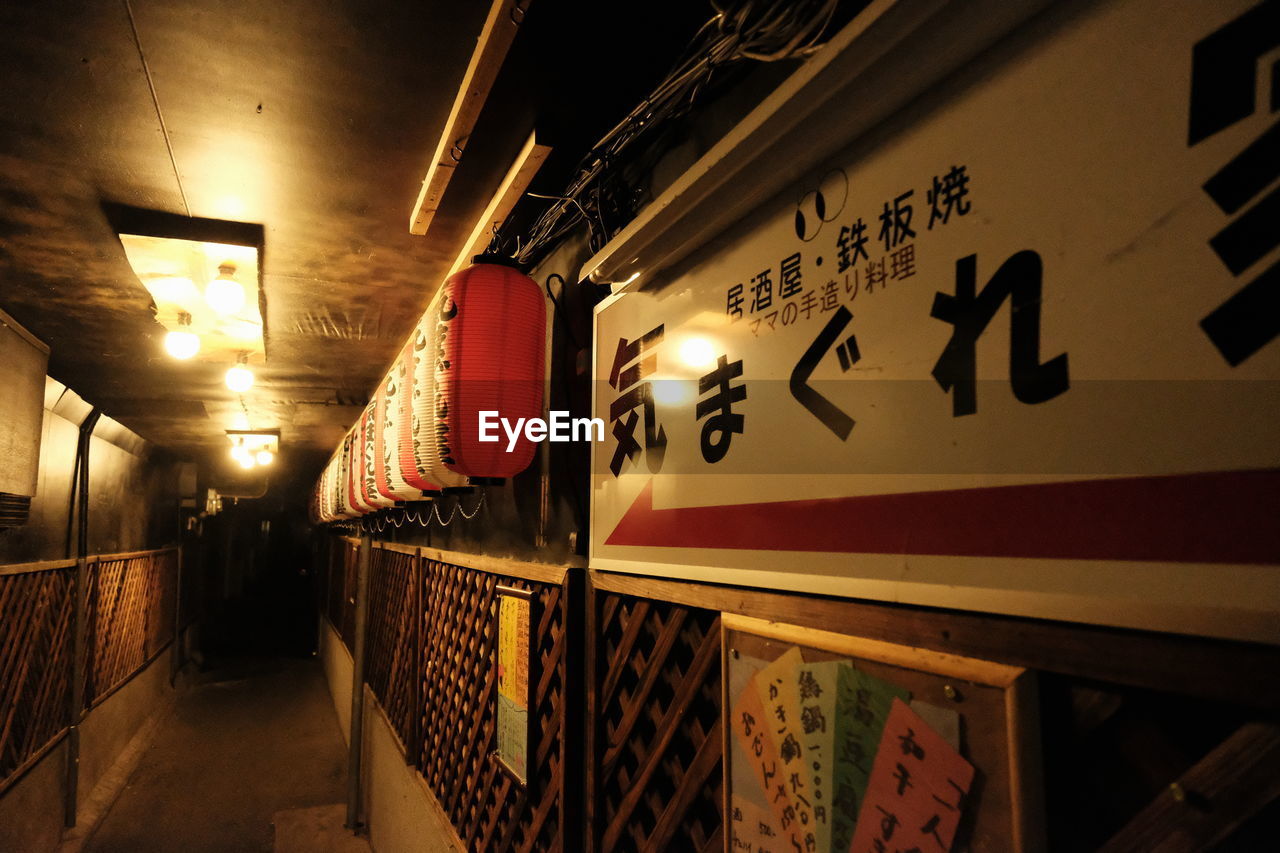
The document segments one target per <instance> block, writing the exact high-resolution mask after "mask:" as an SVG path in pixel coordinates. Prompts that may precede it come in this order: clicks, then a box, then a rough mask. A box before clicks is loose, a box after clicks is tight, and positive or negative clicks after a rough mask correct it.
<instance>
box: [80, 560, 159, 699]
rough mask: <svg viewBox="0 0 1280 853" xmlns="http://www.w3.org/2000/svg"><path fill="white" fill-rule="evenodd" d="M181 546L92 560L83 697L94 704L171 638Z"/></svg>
mask: <svg viewBox="0 0 1280 853" xmlns="http://www.w3.org/2000/svg"><path fill="white" fill-rule="evenodd" d="M177 581H178V552H177V551H176V550H168V551H148V552H144V553H139V554H128V555H122V556H120V557H104V558H100V559H98V560H96V561H94V562H93V563H91V564H90V566H89V600H88V623H87V626H88V630H87V634H86V637H87V642H88V646H87V654H88V658H87V663H86V666H85V701H86V702H88V703H89V705H90V706H93V705H96V704H97V703H98V702H101V701H102V700H103V699H104V698H106V697H107V696H108V695H110V694H111V692H112V691H114V690H115V689H116V688H117V687H119V686H120V685H122V684H124V683H125V682H126V681H128V680H129V679H130V678H131V677H132V676H133V674H134V673H136V672H137V671H138V670H140V669H142V668H143V667H144V666H146V665H147V664H148V663H149V662H150V661H151V660H152V659H153V658H154V657H155V656H156V655H158V654H159V653H160V651H161V650H162V649H163V648H164V647H165V645H166V644H168V642H169V641H170V640H171V639H172V638H173V627H174V617H175V609H176V607H177V592H178V585H177Z"/></svg>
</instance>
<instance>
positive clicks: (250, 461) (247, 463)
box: [236, 453, 257, 469]
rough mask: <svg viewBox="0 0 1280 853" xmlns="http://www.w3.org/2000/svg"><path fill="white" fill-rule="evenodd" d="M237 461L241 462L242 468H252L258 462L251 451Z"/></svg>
mask: <svg viewBox="0 0 1280 853" xmlns="http://www.w3.org/2000/svg"><path fill="white" fill-rule="evenodd" d="M236 461H237V462H239V463H240V467H241V468H245V469H248V468H252V467H253V466H254V465H256V464H257V463H256V462H255V461H254V458H253V454H250V453H246V454H245V455H244V456H241V457H240V458H239V459H237V460H236Z"/></svg>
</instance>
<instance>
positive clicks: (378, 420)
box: [311, 255, 546, 522]
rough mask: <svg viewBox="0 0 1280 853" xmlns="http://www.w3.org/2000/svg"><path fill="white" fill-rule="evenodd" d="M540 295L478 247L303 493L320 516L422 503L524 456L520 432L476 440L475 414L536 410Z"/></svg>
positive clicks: (503, 472) (531, 413)
mask: <svg viewBox="0 0 1280 853" xmlns="http://www.w3.org/2000/svg"><path fill="white" fill-rule="evenodd" d="M545 347H546V303H545V301H544V298H543V295H542V289H541V288H540V287H538V285H537V283H536V282H535V281H534V280H533V279H531V278H529V277H528V276H526V275H524V274H523V273H521V272H520V271H519V270H517V269H515V268H514V266H512V265H511V264H510V262H509V261H507V260H506V259H503V258H499V257H496V256H491V255H481V256H478V257H476V258H475V259H474V262H473V263H472V264H471V266H469V267H467V268H465V269H463V270H460V271H458V272H457V273H454V274H453V275H452V276H450V277H449V278H448V279H447V280H446V281H445V283H444V285H443V286H442V287H441V288H440V290H439V292H437V293H436V296H435V298H434V299H432V301H431V304H430V305H429V306H428V307H427V310H426V313H424V314H423V315H422V318H421V319H420V320H419V321H418V324H417V326H416V327H415V328H414V330H413V334H412V335H411V336H410V338H409V340H408V341H407V342H406V343H405V345H404V347H403V349H401V351H400V353H399V355H397V357H396V359H395V362H394V363H393V364H392V365H391V370H390V372H389V373H388V374H387V375H386V377H385V378H383V380H382V381H381V382H380V383H378V386H377V390H376V391H375V392H374V396H373V399H372V400H370V401H369V403H368V405H367V406H365V408H364V411H363V412H362V414H361V416H360V418H359V419H358V420H357V421H356V423H355V424H354V425H353V426H352V427H351V429H350V430H348V431H347V434H346V437H345V438H344V439H343V442H342V445H341V446H340V447H339V448H338V449H337V450H336V451H335V452H334V455H333V457H332V458H330V460H329V462H328V464H327V465H326V466H325V468H324V471H323V472H322V473H321V475H320V479H319V482H317V484H316V488H315V491H314V492H313V494H312V498H311V514H312V517H313V518H314V519H315V520H316V521H319V522H332V521H338V520H341V519H350V518H359V517H361V516H364V515H366V514H368V513H371V512H376V511H378V510H380V509H385V508H388V507H393V506H396V505H398V504H400V503H403V502H406V501H420V500H429V499H431V498H432V497H433V496H435V495H438V494H439V493H440V492H441V491H442V490H443V489H447V488H458V487H463V486H467V485H468V484H470V483H471V482H472V481H473V480H475V479H490V478H507V477H513V476H515V475H516V474H519V473H520V472H521V471H523V470H524V469H525V468H527V467H528V466H529V463H530V462H532V461H533V456H534V451H535V449H536V448H535V445H534V443H533V442H531V441H529V440H528V439H527V438H525V437H524V436H523V435H521V437H520V438H519V439H518V440H517V441H516V443H515V446H514V447H513V448H511V450H510V451H509V452H508V450H507V446H508V445H507V441H506V440H505V438H504V440H502V441H498V442H481V441H479V412H481V411H496V412H498V413H499V417H503V418H507V419H509V420H510V421H512V422H514V421H515V419H516V418H526V419H527V418H536V417H541V416H542V415H543V411H542V406H543V387H544V382H545V376H544V373H545V367H544V360H545Z"/></svg>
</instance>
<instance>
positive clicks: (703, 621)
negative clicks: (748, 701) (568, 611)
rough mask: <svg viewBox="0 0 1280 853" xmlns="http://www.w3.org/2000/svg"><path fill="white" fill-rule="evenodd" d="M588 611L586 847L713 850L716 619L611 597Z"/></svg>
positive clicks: (716, 816) (719, 748) (718, 832)
mask: <svg viewBox="0 0 1280 853" xmlns="http://www.w3.org/2000/svg"><path fill="white" fill-rule="evenodd" d="M593 606H594V607H595V608H596V610H595V625H596V630H595V635H594V636H593V637H591V638H590V640H589V642H590V643H591V644H592V647H593V648H594V650H595V658H594V665H593V666H592V667H591V670H592V671H591V672H590V673H589V674H588V679H589V683H588V688H587V689H588V690H589V691H590V694H591V695H590V702H589V711H588V715H589V719H590V721H591V725H592V726H593V730H592V737H591V747H590V755H589V760H590V764H589V767H588V770H587V773H588V779H587V786H588V791H589V792H590V794H589V796H590V797H591V803H590V809H591V834H592V836H593V837H592V843H593V848H594V849H596V850H608V851H611V853H612V851H650V850H688V851H695V853H714V852H715V851H718V850H720V849H721V848H722V847H723V845H724V840H723V835H722V833H723V814H722V811H723V810H722V806H721V802H722V801H721V796H722V790H721V789H722V781H721V758H722V752H723V745H722V740H721V719H720V704H721V698H720V614H719V613H718V612H716V611H713V610H700V609H696V608H690V607H684V606H681V605H677V604H672V603H668V602H660V601H650V600H648V599H644V598H635V597H632V596H626V595H618V594H615V593H598V594H597V595H596V596H595V601H594V604H593Z"/></svg>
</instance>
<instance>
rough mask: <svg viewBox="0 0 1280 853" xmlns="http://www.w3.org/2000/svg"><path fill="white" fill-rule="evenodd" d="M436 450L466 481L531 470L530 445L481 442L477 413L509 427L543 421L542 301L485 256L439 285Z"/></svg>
mask: <svg viewBox="0 0 1280 853" xmlns="http://www.w3.org/2000/svg"><path fill="white" fill-rule="evenodd" d="M435 313H436V317H435V320H436V323H435V330H434V338H435V340H434V341H433V342H432V351H433V353H434V354H435V358H436V370H435V404H436V415H437V417H438V419H439V424H438V433H437V437H436V452H437V453H438V454H439V458H440V460H441V462H442V463H443V464H444V466H445V467H446V468H448V469H449V470H450V471H455V472H457V473H459V474H465V475H466V476H469V477H513V476H515V475H516V474H519V473H520V472H521V471H523V470H524V469H525V468H527V467H528V466H529V463H530V462H531V461H533V455H534V452H535V450H536V444H535V442H532V441H529V440H528V439H527V438H525V437H524V435H523V432H522V434H521V436H520V438H518V439H517V440H516V443H515V446H514V447H513V448H512V449H511V452H507V445H508V441H507V438H506V436H505V433H504V432H503V430H502V429H501V428H499V429H498V430H497V431H496V432H497V434H498V435H499V437H500V438H499V440H498V441H495V442H482V441H480V440H479V413H480V412H482V411H493V412H497V413H498V417H500V418H505V419H506V420H508V421H509V422H510V423H512V424H514V423H515V422H516V420H517V419H518V418H525V419H526V420H527V419H529V418H538V417H541V416H542V399H543V383H544V381H545V376H544V368H543V365H544V361H545V354H546V302H545V300H544V297H543V294H542V288H540V287H539V286H538V284H537V282H535V281H534V280H533V279H531V278H529V277H528V276H527V275H524V274H523V273H521V272H520V271H519V270H517V269H515V268H514V267H511V266H508V265H506V264H504V263H501V262H500V261H499V259H497V258H493V257H490V256H485V255H482V256H480V257H477V258H476V259H475V263H473V264H472V265H471V266H469V267H467V268H466V269H464V270H460V271H458V272H456V273H454V274H453V275H452V276H450V277H449V279H448V280H447V281H446V282H445V283H444V287H443V288H441V295H440V299H439V304H438V307H437V309H436V312H435Z"/></svg>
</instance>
